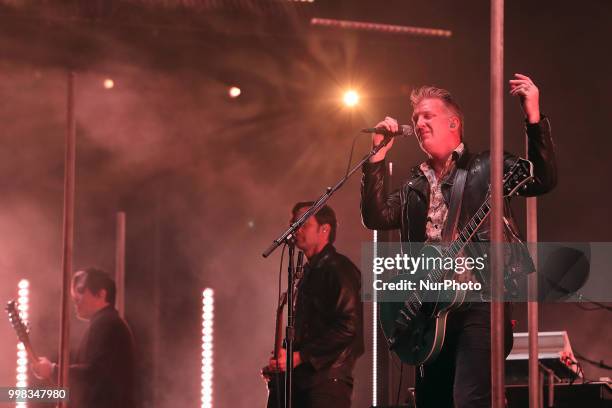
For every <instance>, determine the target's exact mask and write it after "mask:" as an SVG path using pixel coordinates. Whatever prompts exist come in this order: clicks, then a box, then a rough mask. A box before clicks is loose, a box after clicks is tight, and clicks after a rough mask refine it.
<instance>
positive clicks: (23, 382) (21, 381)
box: [15, 279, 30, 408]
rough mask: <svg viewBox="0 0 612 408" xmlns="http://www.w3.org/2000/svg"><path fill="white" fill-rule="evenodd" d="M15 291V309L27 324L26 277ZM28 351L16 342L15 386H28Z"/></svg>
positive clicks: (27, 286) (21, 404)
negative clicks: (16, 296) (17, 296)
mask: <svg viewBox="0 0 612 408" xmlns="http://www.w3.org/2000/svg"><path fill="white" fill-rule="evenodd" d="M17 293H18V295H19V298H18V304H17V310H18V311H19V316H21V320H22V321H23V323H24V324H25V325H26V326H27V324H28V309H29V303H30V282H29V281H28V280H27V279H22V280H20V281H19V283H18V284H17ZM28 363H29V361H28V353H26V350H25V347H24V345H23V343H21V342H19V343H17V369H16V370H15V371H16V373H17V375H16V376H15V380H16V381H15V386H16V387H27V386H28ZM15 406H16V407H20V408H24V407H27V406H28V404H27V403H26V402H18V403H16V404H15Z"/></svg>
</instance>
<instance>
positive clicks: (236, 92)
mask: <svg viewBox="0 0 612 408" xmlns="http://www.w3.org/2000/svg"><path fill="white" fill-rule="evenodd" d="M227 93H228V94H229V96H230V98H237V97H239V96H240V94H241V93H242V91H241V90H240V88H238V87H237V86H232V87H231V88H230V89H229V91H227Z"/></svg>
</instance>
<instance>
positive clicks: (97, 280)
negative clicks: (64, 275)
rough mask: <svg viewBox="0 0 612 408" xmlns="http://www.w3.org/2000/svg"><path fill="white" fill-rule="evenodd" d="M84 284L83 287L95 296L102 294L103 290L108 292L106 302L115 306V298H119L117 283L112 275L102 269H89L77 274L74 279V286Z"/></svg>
mask: <svg viewBox="0 0 612 408" xmlns="http://www.w3.org/2000/svg"><path fill="white" fill-rule="evenodd" d="M80 282H83V286H84V287H85V288H87V289H89V291H90V292H91V293H93V294H94V295H97V294H98V293H100V291H101V290H102V289H104V290H106V299H105V300H106V301H107V302H108V303H109V304H111V305H113V306H114V305H115V298H116V296H117V287H116V286H115V281H114V280H113V278H111V277H110V275H109V274H108V273H106V272H104V271H103V270H101V269H96V268H87V269H83V270H80V271H77V272H75V274H74V276H73V277H72V286H73V287H74V286H76V285H77V283H80Z"/></svg>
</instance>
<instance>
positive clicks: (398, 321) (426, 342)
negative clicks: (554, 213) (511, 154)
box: [380, 158, 533, 365]
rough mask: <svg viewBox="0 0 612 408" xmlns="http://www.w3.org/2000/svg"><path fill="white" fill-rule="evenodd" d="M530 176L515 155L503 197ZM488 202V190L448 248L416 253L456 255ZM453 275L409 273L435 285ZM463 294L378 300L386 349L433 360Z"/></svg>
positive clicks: (413, 359)
mask: <svg viewBox="0 0 612 408" xmlns="http://www.w3.org/2000/svg"><path fill="white" fill-rule="evenodd" d="M532 179H533V164H532V163H531V162H530V161H528V160H525V159H520V158H519V159H518V160H517V161H516V162H515V163H514V165H513V166H512V168H511V169H510V170H509V171H508V172H507V173H506V174H505V175H504V180H503V193H504V197H510V196H512V195H515V194H517V193H518V191H519V189H520V188H523V187H524V186H526V184H527V183H529V182H530V181H531V180H532ZM489 202H490V193H489V194H487V198H486V199H485V201H484V203H483V204H482V205H481V206H480V208H479V209H478V211H476V213H475V214H474V216H473V217H472V218H471V219H470V221H469V222H468V223H467V224H466V225H465V227H464V228H463V229H462V230H461V232H460V233H459V235H458V237H457V239H455V240H454V241H453V242H452V243H451V244H450V245H449V246H448V247H445V248H444V249H440V248H438V247H434V246H429V245H427V246H425V247H423V249H422V251H421V255H420V256H422V257H425V259H427V258H429V259H433V258H441V259H447V258H452V259H454V258H456V257H457V255H458V254H459V253H460V252H461V251H462V250H463V249H464V247H465V246H466V245H467V243H468V241H470V239H471V238H472V237H473V236H474V234H475V233H476V231H477V230H478V228H479V227H480V226H481V225H482V224H483V222H484V221H485V220H486V218H487V217H488V215H489V213H490V211H491V206H490V204H489ZM453 274H454V271H453V270H444V269H434V270H426V269H422V270H420V271H416V275H413V276H418V277H419V278H420V279H421V281H426V282H428V283H434V284H435V283H439V282H442V281H444V280H445V279H451V278H452V275H453ZM405 277H406V274H400V275H396V276H394V277H391V278H390V279H389V280H388V282H393V283H400V282H401V281H402V279H403V278H405ZM411 279H414V277H412V278H411ZM466 293H467V292H466V291H462V290H457V291H452V290H447V291H438V292H436V295H435V296H436V297H435V298H432V295H431V292H425V291H420V290H414V291H411V292H410V295H409V296H408V299H407V300H406V301H404V302H381V303H380V323H381V326H382V329H383V332H384V334H385V337H386V338H387V341H388V343H389V347H390V349H391V350H393V352H394V353H395V354H397V356H398V357H399V358H400V360H402V361H403V362H405V363H407V364H411V365H422V364H425V363H429V362H431V361H433V360H434V359H435V358H436V357H437V356H438V354H439V353H440V350H441V349H442V345H443V344H444V337H445V334H446V320H447V317H448V314H449V313H450V312H451V311H452V310H454V309H457V308H458V307H460V306H461V304H462V303H463V302H464V300H465V298H466Z"/></svg>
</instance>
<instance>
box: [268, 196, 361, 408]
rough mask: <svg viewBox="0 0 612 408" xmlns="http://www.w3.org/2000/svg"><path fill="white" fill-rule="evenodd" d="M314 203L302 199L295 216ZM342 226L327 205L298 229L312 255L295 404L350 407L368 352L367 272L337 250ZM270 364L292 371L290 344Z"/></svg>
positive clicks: (299, 407) (301, 307)
mask: <svg viewBox="0 0 612 408" xmlns="http://www.w3.org/2000/svg"><path fill="white" fill-rule="evenodd" d="M313 204H314V203H313V202H301V203H297V204H296V205H295V207H293V210H292V216H293V221H295V220H297V219H298V218H299V217H300V216H301V215H302V214H303V213H304V212H306V210H308V208H310V207H311V206H312V205H313ZM336 229H337V221H336V214H335V213H334V211H333V210H332V209H331V208H330V207H329V206H324V207H323V208H321V209H320V210H319V212H318V213H317V214H315V215H314V216H312V217H311V218H309V219H308V221H306V223H305V224H304V225H303V226H302V227H301V228H300V229H299V230H298V231H297V232H296V234H295V238H296V246H297V247H298V248H299V249H301V250H302V251H304V254H305V255H306V258H308V263H307V264H306V265H305V266H304V276H303V278H302V281H301V283H300V286H299V289H298V293H297V299H296V308H295V315H296V320H295V343H294V344H295V350H296V351H294V355H293V364H294V368H295V369H294V377H293V384H294V389H293V406H294V407H295V408H328V407H334V408H349V407H350V406H351V393H352V389H353V376H352V373H353V367H354V366H355V361H356V360H357V358H358V357H359V356H360V355H361V354H363V351H364V345H363V310H362V303H361V299H360V297H359V292H360V289H361V273H360V272H359V269H357V267H356V266H355V265H354V264H353V263H352V262H351V261H350V260H349V259H348V258H347V257H346V256H344V255H341V254H339V253H338V252H336V249H335V248H334V246H333V243H334V240H335V238H336ZM269 368H270V370H271V371H274V370H275V369H280V370H282V371H285V370H286V352H285V349H281V352H280V354H279V356H278V359H274V358H272V359H270V361H269ZM272 399H273V397H272Z"/></svg>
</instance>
